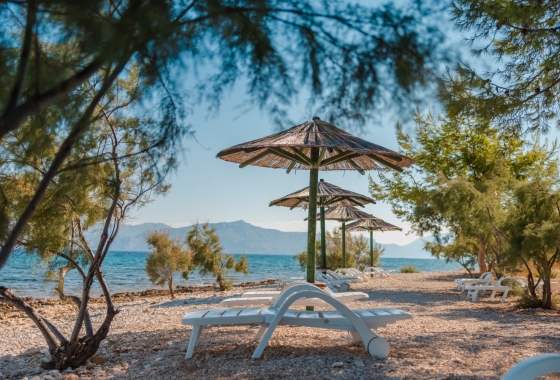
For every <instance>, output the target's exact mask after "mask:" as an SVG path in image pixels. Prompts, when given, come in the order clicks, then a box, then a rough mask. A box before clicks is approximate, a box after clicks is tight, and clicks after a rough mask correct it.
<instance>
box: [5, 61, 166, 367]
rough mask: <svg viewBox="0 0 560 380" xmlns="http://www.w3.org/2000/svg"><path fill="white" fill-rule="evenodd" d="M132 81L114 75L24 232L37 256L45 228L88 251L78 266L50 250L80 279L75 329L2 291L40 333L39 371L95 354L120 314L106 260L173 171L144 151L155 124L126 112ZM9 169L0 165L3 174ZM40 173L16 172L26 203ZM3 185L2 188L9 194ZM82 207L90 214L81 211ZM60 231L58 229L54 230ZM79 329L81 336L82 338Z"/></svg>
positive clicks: (50, 148)
mask: <svg viewBox="0 0 560 380" xmlns="http://www.w3.org/2000/svg"><path fill="white" fill-rule="evenodd" d="M136 80H137V76H136V75H135V72H134V71H130V72H128V75H127V77H126V78H124V77H121V78H119V79H118V80H117V86H115V87H112V89H111V92H110V93H108V96H106V97H104V98H103V99H102V101H100V104H99V105H98V107H96V113H95V115H94V116H95V117H94V121H93V122H92V127H91V128H89V129H88V133H87V136H84V139H82V140H81V143H80V144H79V145H77V146H76V148H75V149H74V150H73V153H72V158H73V160H72V161H70V162H68V164H67V165H68V166H65V167H64V168H62V169H61V170H60V172H59V173H58V175H57V177H56V181H55V186H52V187H50V188H49V189H48V191H47V192H46V194H45V198H44V201H43V202H42V203H41V208H42V209H41V210H38V212H37V213H35V214H34V215H33V218H31V219H30V223H28V224H27V225H26V228H25V230H24V232H23V234H22V236H23V237H25V239H26V241H25V242H24V243H25V244H24V245H23V247H24V248H25V247H26V246H28V247H35V250H36V251H41V249H42V248H44V246H41V244H35V243H36V242H41V241H45V239H46V237H45V236H46V234H48V229H49V228H53V229H54V231H55V232H56V233H55V234H54V238H55V239H60V237H61V236H64V234H65V233H68V232H70V235H67V236H69V238H67V244H70V245H71V246H72V245H75V246H79V247H80V248H81V249H82V250H83V251H84V252H85V253H84V254H85V255H86V256H87V263H86V265H83V264H84V263H83V262H80V260H77V259H76V257H75V256H73V255H67V254H65V250H64V249H60V250H57V251H55V255H56V256H57V257H58V258H60V259H64V260H66V261H67V263H68V265H70V266H71V267H72V268H74V269H75V270H76V271H77V272H78V273H79V275H80V277H81V279H82V289H81V294H80V295H79V296H69V298H71V299H72V300H73V301H74V302H75V303H76V304H77V305H78V308H79V311H78V315H77V317H76V320H75V322H74V325H73V326H64V329H61V328H59V327H56V326H55V324H54V323H52V322H50V321H49V320H48V319H47V318H45V317H44V316H42V315H41V314H40V313H39V312H38V311H37V310H34V308H33V307H32V306H30V305H29V304H28V303H26V302H25V301H24V300H23V299H21V298H20V297H18V296H16V295H15V294H14V293H13V292H12V291H11V290H10V289H8V288H6V287H3V286H2V287H0V303H4V304H8V305H11V306H13V307H15V308H17V309H19V310H21V311H22V312H24V313H25V314H26V315H27V316H28V317H29V318H30V319H31V320H32V321H33V322H34V323H35V325H36V326H37V327H38V328H39V330H40V331H41V333H42V334H43V336H44V338H45V340H46V342H47V346H48V348H49V352H50V354H51V360H50V361H49V362H45V363H43V364H42V366H43V367H44V368H56V369H59V370H63V369H66V368H68V367H72V368H76V367H79V366H81V365H82V364H84V363H85V362H86V360H87V359H89V358H90V357H92V356H93V355H94V354H95V353H96V351H97V349H98V348H99V345H100V343H101V342H102V341H103V340H104V339H105V338H106V337H107V334H108V333H109V329H110V326H111V323H112V321H113V319H114V317H115V315H116V314H117V313H118V310H117V309H116V308H115V307H114V305H113V302H112V300H111V295H110V291H109V288H108V286H107V282H106V281H105V278H104V276H103V272H102V264H103V261H104V260H105V258H106V257H107V255H108V254H109V249H110V247H111V244H112V243H113V241H114V239H115V237H116V236H117V234H118V232H119V228H120V226H121V224H122V223H123V222H124V221H125V220H126V217H127V216H128V214H129V213H130V211H131V210H132V209H134V208H137V207H141V206H142V205H144V204H146V203H147V202H149V201H150V199H151V198H152V197H153V196H156V195H158V194H162V193H165V192H166V191H167V189H168V188H169V187H168V185H166V184H165V183H164V179H165V175H166V174H167V172H168V171H169V170H170V169H171V168H172V167H173V160H169V159H168V158H167V157H165V156H161V155H152V154H149V153H153V151H151V150H149V149H148V148H149V147H150V146H153V144H154V141H157V140H158V136H157V134H156V133H154V132H151V131H153V129H154V128H153V125H149V124H151V123H155V122H156V121H155V120H150V119H148V118H138V117H136V116H134V111H133V110H132V109H128V108H127V105H128V104H129V102H131V100H132V99H133V98H134V96H135V94H136V90H137V88H138V86H137V85H131V84H134V83H136ZM99 82H101V83H102V82H103V78H99ZM99 82H98V83H99ZM90 85H91V86H92V87H94V86H96V83H94V82H92V83H90ZM84 91H85V94H83V96H84V97H87V96H89V95H88V94H94V93H95V92H94V91H92V92H91V93H90V92H89V91H88V89H87V88H85V89H84ZM93 96H95V95H93ZM70 116H71V115H70ZM150 132H151V133H150ZM11 133H16V132H15V131H14V132H11ZM25 137H26V138H27V139H28V140H26V139H23V140H22V141H26V143H32V142H33V141H34V139H33V138H32V136H31V137H30V135H26V136H25ZM23 146H26V145H25V144H24V145H23ZM44 148H45V150H44V152H43V153H45V156H43V157H42V159H44V160H45V161H46V162H44V163H42V164H43V165H45V166H47V167H48V165H49V164H48V160H50V159H51V160H55V159H56V153H55V152H56V140H53V141H50V142H48V143H47V142H45V143H44ZM139 152H141V153H139ZM49 153H50V155H49ZM6 167H7V166H2V168H4V169H5V168H6ZM18 167H19V166H18ZM40 168H41V166H39V167H38V168H33V167H31V166H29V165H21V167H19V169H20V170H19V171H16V172H15V174H14V176H15V177H16V179H17V178H25V179H26V181H27V182H26V183H25V184H26V185H27V186H24V187H27V189H28V190H27V192H24V193H21V194H20V196H21V197H22V198H23V199H25V197H29V196H33V195H31V194H32V193H33V186H32V185H33V184H34V183H37V182H40V181H42V180H43V179H44V177H43V176H44V175H46V174H45V172H44V171H42V170H40ZM65 169H67V170H65ZM4 178H5V177H3V179H4ZM16 182H17V181H16ZM20 184H21V182H20ZM8 185H9V183H6V184H5V187H6V188H10V189H11V187H9V186H8ZM71 187H73V188H75V190H72V189H71ZM12 195H13V196H14V197H15V195H14V194H12ZM14 199H17V198H14ZM10 204H11V205H14V210H13V212H14V214H17V208H16V206H15V205H17V204H18V203H17V202H14V203H10ZM83 207H86V209H87V210H94V211H92V212H84V208H83ZM51 213H52V214H51ZM49 215H53V216H52V217H53V219H52V220H51V221H52V222H56V223H54V225H53V226H51V225H50V224H49V223H48V221H49V220H48V219H47V218H48V216H49ZM61 215H64V220H65V221H71V224H70V231H68V230H65V229H67V228H68V223H59V222H60V221H61V218H62V217H61ZM99 217H100V218H101V221H102V223H101V225H100V227H99V228H100V231H99V234H98V236H99V240H98V241H97V244H96V245H95V246H91V245H90V244H89V243H88V241H87V240H86V238H85V235H84V227H85V226H89V225H91V223H92V221H93V222H95V221H97V220H98V218H99ZM57 228H61V229H62V231H61V232H57ZM34 242H35V243H34ZM94 280H96V281H97V283H98V284H99V286H100V287H101V290H102V293H103V297H104V300H105V303H106V309H105V317H104V318H103V319H102V321H101V322H100V323H99V324H98V325H97V326H96V325H94V323H93V322H92V320H91V317H90V315H89V311H88V310H89V309H88V303H89V300H90V292H91V287H92V285H93V282H94ZM69 327H71V328H70V329H69ZM82 331H85V334H84V335H82ZM66 332H67V333H66Z"/></svg>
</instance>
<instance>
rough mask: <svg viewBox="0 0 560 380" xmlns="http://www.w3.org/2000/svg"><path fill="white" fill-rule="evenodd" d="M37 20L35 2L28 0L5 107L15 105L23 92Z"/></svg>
mask: <svg viewBox="0 0 560 380" xmlns="http://www.w3.org/2000/svg"><path fill="white" fill-rule="evenodd" d="M36 21H37V3H36V2H35V0H31V1H29V4H28V6H27V24H26V25H25V36H24V37H23V45H22V48H21V55H20V59H19V65H18V69H17V73H16V77H15V81H14V87H13V88H12V92H11V94H10V99H9V100H8V105H7V106H6V109H7V110H9V109H12V108H14V107H16V106H17V104H18V103H19V100H20V98H21V94H22V93H23V84H24V82H25V77H26V76H27V69H28V68H29V56H30V55H31V44H32V42H33V27H34V26H35V22H36Z"/></svg>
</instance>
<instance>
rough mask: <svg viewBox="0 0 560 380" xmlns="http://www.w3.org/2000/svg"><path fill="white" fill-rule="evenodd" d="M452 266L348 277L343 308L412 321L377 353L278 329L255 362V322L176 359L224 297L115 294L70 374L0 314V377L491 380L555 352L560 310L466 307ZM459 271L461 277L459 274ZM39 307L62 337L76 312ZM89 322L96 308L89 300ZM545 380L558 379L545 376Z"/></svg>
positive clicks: (19, 324) (325, 336)
mask: <svg viewBox="0 0 560 380" xmlns="http://www.w3.org/2000/svg"><path fill="white" fill-rule="evenodd" d="M457 275H459V273H458V272H457V273H449V272H446V273H420V274H395V275H392V276H390V277H389V278H387V279H374V280H373V281H369V282H366V283H361V284H352V290H359V291H364V292H366V293H368V294H369V297H370V298H369V299H366V300H361V301H357V302H354V303H351V304H349V306H350V308H355V309H364V308H376V307H393V308H400V309H403V310H406V311H409V312H411V313H413V314H414V319H412V320H407V321H402V322H398V323H396V324H393V325H389V326H387V327H386V328H382V329H380V330H379V331H378V333H379V335H381V336H383V337H384V338H386V339H387V340H388V341H389V342H390V344H391V353H390V355H389V357H388V358H387V359H385V360H375V359H372V358H371V357H369V356H368V355H367V354H366V353H365V351H364V350H363V348H362V347H360V346H357V345H354V344H353V342H352V339H351V337H350V336H349V334H348V333H347V332H342V331H333V330H322V329H311V328H297V327H287V326H280V327H278V328H277V329H276V332H275V333H274V335H273V337H272V339H271V341H270V343H269V345H268V347H267V348H266V350H265V351H264V354H263V357H262V358H261V359H256V360H255V359H251V354H252V351H253V350H254V348H255V347H256V343H254V342H252V338H253V335H254V333H255V332H256V329H257V327H255V326H222V327H212V328H208V329H205V330H204V331H203V333H202V335H201V338H200V342H199V344H198V346H197V347H196V350H195V354H194V357H193V358H192V359H190V360H188V361H187V360H185V359H184V355H185V352H186V348H187V344H188V340H189V337H190V334H191V328H190V327H186V326H182V325H181V317H182V316H183V314H184V313H185V312H187V311H190V310H193V309H196V308H202V307H216V306H218V302H219V301H220V300H222V299H224V298H227V297H231V296H236V295H239V294H240V293H241V290H240V289H235V290H234V291H229V292H223V293H222V292H208V291H207V292H201V293H193V294H181V295H180V297H181V298H180V299H177V300H174V301H170V300H169V299H166V298H165V297H161V296H159V297H133V298H129V299H127V298H124V299H118V300H117V306H118V308H119V309H120V313H119V314H118V315H117V317H116V319H115V321H114V323H113V326H112V328H111V333H110V335H109V337H108V339H107V340H106V341H105V342H104V343H103V344H102V345H101V348H100V350H99V352H98V355H97V356H96V357H94V358H93V359H92V360H91V361H90V362H88V364H87V365H85V366H83V367H80V368H77V369H75V370H71V371H65V372H63V373H59V372H58V371H41V370H40V368H39V364H40V362H41V360H43V359H44V357H45V355H47V350H46V347H45V343H44V341H43V338H42V336H41V335H40V333H39V331H38V330H37V329H36V328H35V327H34V325H32V324H31V323H30V322H29V321H28V320H27V319H26V318H24V317H23V315H22V314H20V313H17V312H1V311H0V313H1V314H0V337H1V339H0V373H1V374H0V380H3V379H25V378H27V380H39V379H47V380H48V379H72V380H77V379H120V378H123V379H299V378H306V379H499V378H500V377H501V376H502V375H503V374H504V373H505V372H506V371H507V370H508V368H510V367H511V366H512V365H513V364H515V363H516V362H518V361H519V360H521V359H523V358H527V357H530V356H533V355H537V354H541V353H547V352H560V329H559V328H558V326H559V323H558V322H559V321H560V313H559V312H558V311H545V310H542V309H526V310H518V309H516V307H515V303H514V298H511V297H510V298H508V300H507V301H506V302H505V303H504V304H500V303H499V302H498V301H497V300H496V301H493V302H491V301H489V299H488V297H485V298H482V300H480V301H478V302H476V303H473V302H467V301H466V295H465V293H463V294H461V293H460V292H458V291H457V290H455V285H454V283H453V281H452V280H453V278H454V277H456V276H457ZM463 275H464V274H463ZM39 309H40V311H41V312H42V313H44V314H45V315H46V316H48V317H50V318H52V319H51V320H52V321H54V323H55V324H56V325H57V326H59V327H62V326H66V328H62V330H63V332H64V333H66V334H69V333H70V328H71V323H70V321H71V320H72V318H73V317H74V316H75V313H76V309H75V308H74V307H73V306H72V305H60V304H57V305H43V306H40V307H39ZM92 315H93V321H94V324H99V323H100V322H101V320H102V318H103V309H102V304H93V305H92ZM546 378H547V379H560V376H555V375H550V376H548V377H546Z"/></svg>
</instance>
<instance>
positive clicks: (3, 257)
mask: <svg viewBox="0 0 560 380" xmlns="http://www.w3.org/2000/svg"><path fill="white" fill-rule="evenodd" d="M129 57H130V53H129V54H125V56H124V57H123V59H122V61H121V62H120V63H119V64H118V65H117V67H116V68H115V70H113V72H112V73H111V74H110V75H108V80H106V81H105V82H104V83H103V86H102V87H101V89H100V90H99V92H98V93H97V94H96V95H95V96H94V97H93V99H92V101H91V103H90V105H89V106H88V108H87V109H86V110H85V112H84V114H83V115H82V117H81V118H80V120H78V122H77V123H76V125H75V126H74V128H73V129H72V131H71V132H70V134H69V135H68V137H67V138H66V140H64V142H63V143H62V145H61V146H60V148H59V150H58V152H57V154H56V155H55V157H54V159H53V161H52V163H51V166H50V168H49V170H48V171H47V174H46V175H45V176H44V177H43V179H42V180H41V182H40V184H39V186H38V188H37V190H36V191H35V194H34V195H33V198H31V200H30V201H29V203H28V204H27V207H26V208H25V210H24V211H23V213H22V214H21V216H20V217H19V219H18V221H17V222H16V224H15V226H14V228H13V229H12V231H11V232H10V234H9V235H8V236H7V238H6V240H5V241H4V245H3V246H2V249H1V250H0V269H1V268H2V267H3V266H4V265H5V264H6V261H7V260H8V257H9V256H10V254H11V252H12V250H13V248H14V246H15V244H16V242H17V239H18V237H19V235H20V234H21V233H22V232H23V229H24V228H25V226H26V224H27V222H28V221H29V219H30V218H31V216H32V215H33V214H34V213H35V210H36V209H37V207H38V205H39V202H41V200H42V199H43V196H44V195H45V192H46V191H47V188H48V187H49V185H50V183H51V182H52V180H53V178H54V177H55V176H56V173H57V171H58V169H59V168H60V166H62V164H63V162H64V161H65V160H66V158H67V157H68V155H69V154H70V151H71V150H72V147H73V146H74V144H75V143H76V141H77V140H78V139H79V138H80V137H81V135H82V133H83V132H84V130H85V129H86V128H87V127H88V125H89V122H90V118H91V116H92V115H93V112H94V110H95V107H96V106H97V104H98V103H99V102H100V101H101V99H102V98H103V96H105V93H106V92H107V91H108V90H109V88H110V87H111V85H112V83H113V82H114V80H115V79H116V78H117V77H118V75H119V74H120V72H121V71H122V70H123V69H124V67H125V65H126V62H128V59H129ZM84 80H85V79H84ZM1 137H2V121H1V118H0V139H1Z"/></svg>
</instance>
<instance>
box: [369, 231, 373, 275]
mask: <svg viewBox="0 0 560 380" xmlns="http://www.w3.org/2000/svg"><path fill="white" fill-rule="evenodd" d="M369 265H370V266H373V230H370V231H369Z"/></svg>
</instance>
